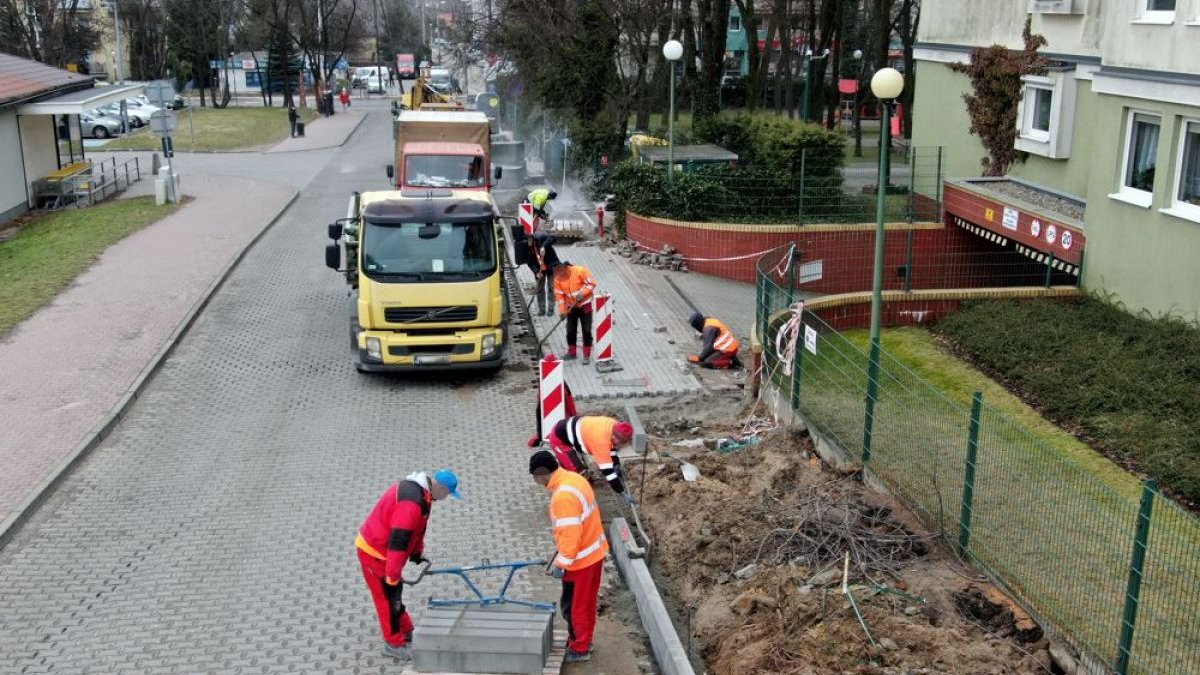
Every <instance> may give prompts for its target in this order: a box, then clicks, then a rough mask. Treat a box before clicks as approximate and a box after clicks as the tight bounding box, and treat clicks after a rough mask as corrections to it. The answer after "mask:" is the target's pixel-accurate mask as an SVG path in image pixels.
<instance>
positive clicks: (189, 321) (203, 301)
mask: <svg viewBox="0 0 1200 675" xmlns="http://www.w3.org/2000/svg"><path fill="white" fill-rule="evenodd" d="M299 196H300V192H299V191H298V190H296V191H293V192H292V196H291V197H290V198H288V200H287V203H286V204H284V205H283V208H281V209H279V212H278V213H276V214H275V217H274V218H272V219H271V221H270V222H269V223H267V225H266V226H265V227H263V228H262V230H260V231H259V232H258V234H256V235H254V237H253V238H252V239H251V240H250V241H249V242H248V243H247V244H246V245H245V246H244V247H243V248H242V250H241V251H240V252H239V253H238V254H237V256H235V257H234V259H233V260H232V261H230V263H229V265H228V266H227V267H226V268H225V270H224V271H223V272H222V273H221V275H220V276H218V277H217V278H216V279H214V280H213V282H212V283H211V284H209V287H208V288H207V289H206V290H205V291H204V293H203V294H202V295H201V296H200V298H199V299H198V300H197V301H196V303H195V304H194V305H192V307H191V309H190V310H188V313H187V314H186V315H185V316H184V318H183V319H182V320H181V321H180V322H179V324H178V325H176V327H175V329H174V330H173V331H172V332H171V335H170V336H168V338H167V341H166V342H165V343H164V344H163V346H162V347H160V348H159V350H158V352H157V353H156V354H155V355H154V357H153V358H152V359H151V360H150V363H148V364H147V365H146V366H145V367H144V368H142V370H141V372H140V373H138V376H137V377H136V378H135V379H134V381H133V384H132V385H131V386H130V387H129V389H128V390H127V391H126V392H125V394H124V395H123V396H122V397H121V399H120V400H119V401H118V402H117V405H116V406H115V407H114V408H113V410H112V412H110V413H109V414H108V416H107V417H106V418H105V419H104V420H103V421H102V422H101V423H100V425H99V426H98V427H96V430H95V431H93V432H91V433H89V434H88V436H87V437H86V438H85V439H84V440H83V441H82V442H80V443H79V445H77V446H75V449H74V450H72V451H71V453H70V454H69V455H67V457H66V459H64V460H63V461H62V463H60V464H59V465H58V468H56V469H55V470H54V471H53V472H52V473H51V474H50V475H49V476H47V477H46V478H45V479H44V480H43V481H42V482H41V484H40V485H38V486H37V487H36V488H35V489H34V491H33V493H32V494H30V495H29V496H28V497H26V498H25V500H24V501H23V502H22V503H21V504H19V505H18V506H17V507H16V508H15V509H14V510H13V512H12V513H11V514H9V516H8V517H7V518H5V519H4V522H2V523H0V549H2V548H4V547H5V546H7V545H8V542H9V541H10V540H11V539H12V538H13V537H14V536H15V535H16V534H17V532H19V531H20V529H21V526H22V525H24V524H25V522H26V521H27V520H29V518H30V517H31V516H32V515H33V514H34V512H35V511H37V509H38V507H40V506H41V505H42V503H43V502H45V500H46V498H47V497H48V496H49V495H50V492H51V491H52V490H53V489H54V488H55V487H57V486H58V484H59V483H60V482H62V480H63V479H64V478H66V477H67V475H68V474H69V473H70V472H71V470H72V469H74V468H75V466H76V465H77V464H78V463H79V462H80V461H81V460H82V459H84V458H85V457H86V456H87V455H88V454H90V453H91V451H92V450H94V449H95V448H96V447H97V446H99V445H100V444H101V443H103V442H104V440H105V439H106V438H108V436H109V434H111V433H112V431H113V429H115V428H116V427H117V425H118V424H120V423H121V420H123V419H124V418H125V414H126V413H127V412H128V411H129V409H130V408H131V407H132V406H133V404H134V402H135V401H137V399H138V397H139V396H140V395H141V393H142V391H144V390H145V388H146V386H147V385H149V384H150V380H151V379H152V378H153V377H154V375H155V374H156V373H157V372H158V370H159V369H160V368H161V367H162V365H163V364H164V363H166V360H167V357H169V356H170V355H171V353H172V352H174V351H175V347H176V346H177V345H178V344H179V342H180V341H181V340H182V339H183V337H184V336H185V335H187V332H188V330H190V329H191V327H192V325H193V324H194V323H195V322H196V319H197V317H199V316H200V312H202V311H204V308H205V307H207V306H208V303H209V301H211V300H212V298H213V296H214V295H216V293H217V291H219V290H220V289H221V287H222V286H224V285H225V281H226V280H227V279H228V278H229V275H230V274H232V273H233V270H234V269H236V268H237V266H238V265H239V264H240V263H241V262H242V259H243V258H245V257H246V254H247V253H249V252H250V249H252V248H254V245H255V244H257V243H258V242H259V240H260V239H262V237H263V235H265V234H266V233H267V232H268V231H270V230H271V228H272V227H274V226H275V223H277V222H279V219H280V218H281V217H282V216H283V214H284V213H285V212H287V210H288V209H289V208H290V207H291V206H292V204H293V203H294V202H295V201H296V199H297V198H298V197H299Z"/></svg>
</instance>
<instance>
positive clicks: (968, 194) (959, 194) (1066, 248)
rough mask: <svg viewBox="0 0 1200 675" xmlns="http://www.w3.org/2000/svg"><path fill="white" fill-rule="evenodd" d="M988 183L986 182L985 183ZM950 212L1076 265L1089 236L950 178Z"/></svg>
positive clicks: (947, 189)
mask: <svg viewBox="0 0 1200 675" xmlns="http://www.w3.org/2000/svg"><path fill="white" fill-rule="evenodd" d="M982 185H983V186H984V187H986V183H983V184H982ZM944 194H945V197H944V204H945V209H946V213H947V214H949V215H951V216H957V217H958V218H961V219H963V220H965V221H967V222H969V223H971V224H973V225H977V226H979V227H982V228H984V229H987V230H990V231H991V232H995V233H996V234H999V235H1001V236H1003V237H1006V238H1008V239H1011V240H1012V241H1015V242H1017V243H1019V244H1023V245H1024V246H1027V247H1029V248H1031V249H1034V250H1036V251H1041V252H1042V253H1053V254H1054V257H1055V258H1057V259H1059V260H1063V261H1066V262H1069V263H1072V264H1075V265H1078V264H1079V263H1080V261H1081V260H1082V255H1081V251H1082V250H1083V246H1084V243H1085V242H1086V237H1085V236H1084V234H1083V231H1082V230H1079V229H1078V228H1076V227H1073V226H1071V225H1067V224H1065V223H1063V222H1061V221H1059V220H1055V219H1053V218H1050V217H1047V216H1046V215H1045V214H1043V213H1030V212H1028V211H1025V210H1022V209H1020V208H1018V207H1016V206H1013V205H1011V204H1006V203H1004V202H1001V201H999V200H997V199H993V198H991V197H987V196H984V195H983V194H981V193H978V192H975V191H973V190H971V189H970V188H969V187H964V186H961V185H956V184H955V183H951V182H947V183H946V184H945V193H944Z"/></svg>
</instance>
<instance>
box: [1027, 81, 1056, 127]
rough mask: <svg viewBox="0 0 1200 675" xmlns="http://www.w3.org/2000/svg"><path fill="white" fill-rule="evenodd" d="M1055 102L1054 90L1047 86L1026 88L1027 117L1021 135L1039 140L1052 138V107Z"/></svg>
mask: <svg viewBox="0 0 1200 675" xmlns="http://www.w3.org/2000/svg"><path fill="white" fill-rule="evenodd" d="M1053 103H1054V90H1053V89H1049V88H1046V87H1034V86H1028V87H1026V89H1025V119H1024V120H1023V122H1022V126H1021V135H1022V136H1025V137H1027V138H1032V139H1034V140H1037V141H1049V140H1050V109H1051V106H1052V104H1053Z"/></svg>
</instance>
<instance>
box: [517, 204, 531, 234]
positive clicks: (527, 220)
mask: <svg viewBox="0 0 1200 675" xmlns="http://www.w3.org/2000/svg"><path fill="white" fill-rule="evenodd" d="M517 220H518V221H520V223H521V229H523V230H525V235H526V236H529V235H531V234H533V204H530V203H529V202H521V204H520V205H519V206H517Z"/></svg>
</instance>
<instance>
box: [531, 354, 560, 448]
mask: <svg viewBox="0 0 1200 675" xmlns="http://www.w3.org/2000/svg"><path fill="white" fill-rule="evenodd" d="M539 365H540V369H539V373H540V376H539V377H538V400H539V401H540V402H541V404H540V406H539V410H538V412H539V414H541V416H542V440H543V441H544V440H546V439H548V438H549V437H550V434H551V433H552V432H553V431H554V425H555V424H558V422H559V420H562V419H565V418H566V416H567V415H566V410H565V405H566V398H565V392H564V387H563V362H562V361H560V360H558V357H557V356H555V355H554V354H546V356H545V357H543V358H542V360H541V363H540V364H539Z"/></svg>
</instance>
